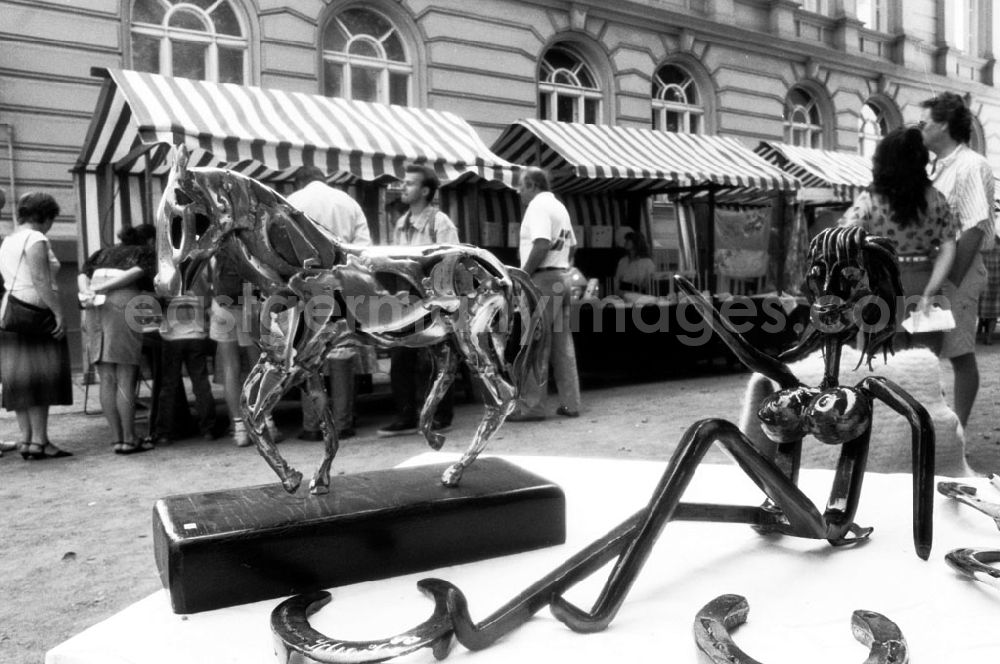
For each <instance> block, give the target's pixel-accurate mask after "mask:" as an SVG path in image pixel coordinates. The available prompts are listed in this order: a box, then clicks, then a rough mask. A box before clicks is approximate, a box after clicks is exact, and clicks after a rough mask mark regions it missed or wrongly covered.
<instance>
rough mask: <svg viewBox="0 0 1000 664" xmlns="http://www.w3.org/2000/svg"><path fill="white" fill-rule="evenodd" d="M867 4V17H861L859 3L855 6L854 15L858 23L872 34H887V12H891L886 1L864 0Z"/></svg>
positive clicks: (888, 23)
mask: <svg viewBox="0 0 1000 664" xmlns="http://www.w3.org/2000/svg"><path fill="white" fill-rule="evenodd" d="M866 1H867V3H868V12H867V14H868V15H867V16H865V15H863V13H862V8H861V2H860V1H859V2H858V3H857V5H856V10H855V14H856V16H857V18H858V20H859V21H862V22H863V23H864V24H865V29H867V30H871V31H873V32H882V33H888V32H889V25H890V21H889V12H890V11H891V10H892V8H891V6H890V3H889V1H888V0H866Z"/></svg>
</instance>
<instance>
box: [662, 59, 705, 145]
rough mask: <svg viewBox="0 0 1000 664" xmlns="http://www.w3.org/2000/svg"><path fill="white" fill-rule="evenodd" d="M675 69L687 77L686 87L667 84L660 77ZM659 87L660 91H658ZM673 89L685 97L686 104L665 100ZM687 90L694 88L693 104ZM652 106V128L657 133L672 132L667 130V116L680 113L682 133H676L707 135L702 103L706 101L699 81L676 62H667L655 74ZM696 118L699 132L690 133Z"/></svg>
mask: <svg viewBox="0 0 1000 664" xmlns="http://www.w3.org/2000/svg"><path fill="white" fill-rule="evenodd" d="M668 67H669V68H673V69H676V70H678V71H680V72H681V73H683V74H684V76H685V81H684V84H685V85H684V86H683V87H682V86H679V85H678V84H676V83H670V84H667V83H665V82H664V81H663V79H662V78H661V77H660V72H662V71H663V70H665V69H667V68H668ZM658 85H659V90H658V89H657V87H658ZM671 88H677V89H678V91H679V92H680V93H681V94H682V95H683V96H684V98H685V100H686V103H680V102H674V101H668V100H666V99H664V96H665V95H666V92H667V91H668V90H670V89H671ZM685 88H693V89H694V92H695V96H696V101H695V102H693V103H692V102H691V101H689V100H688V99H687V97H688V95H687V93H686V92H685ZM651 96H652V99H651V104H652V113H653V115H654V116H655V117H654V118H653V120H652V127H653V129H654V130H657V131H668V132H669V131H670V129H667V114H668V113H679V114H680V115H681V124H680V126H681V127H682V129H681V131H679V132H674V133H682V134H694V135H703V134H705V116H706V115H707V114H706V111H705V106H704V104H703V103H701V100H702V99H704V94H702V91H701V89H700V87H699V85H698V79H697V78H695V76H694V74H693V73H692V72H690V71H689V70H688V69H687V68H685V67H683V66H682V65H680V64H677V63H675V62H667V63H664V64H662V65H660V66H659V67H658V68H657V69H656V71H655V72H653V82H652V92H651ZM692 117H696V118H697V120H698V127H697V130H696V131H694V132H692V131H690V123H691V118H692ZM657 120H659V123H660V126H659V127H657Z"/></svg>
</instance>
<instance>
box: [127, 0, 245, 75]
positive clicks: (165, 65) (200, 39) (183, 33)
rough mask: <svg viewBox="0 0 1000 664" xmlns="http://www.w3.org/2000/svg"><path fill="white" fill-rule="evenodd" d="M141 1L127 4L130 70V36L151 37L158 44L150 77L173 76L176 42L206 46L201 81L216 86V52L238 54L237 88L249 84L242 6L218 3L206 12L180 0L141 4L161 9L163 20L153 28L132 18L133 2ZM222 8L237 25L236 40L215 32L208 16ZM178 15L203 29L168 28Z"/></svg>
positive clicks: (229, 0)
mask: <svg viewBox="0 0 1000 664" xmlns="http://www.w3.org/2000/svg"><path fill="white" fill-rule="evenodd" d="M141 1H144V0H129V3H128V6H129V11H130V13H129V21H128V27H127V31H128V44H129V49H130V52H129V60H130V61H131V63H132V66H133V68H134V67H135V66H136V63H135V48H134V45H133V41H132V40H133V36H134V35H141V36H143V37H151V38H154V39H157V40H158V41H159V56H158V57H159V60H160V62H159V70H158V71H156V72H153V73H156V74H161V75H163V76H174V59H173V55H174V53H173V52H174V42H175V41H180V42H186V43H193V44H206V45H207V46H208V48H207V49H206V51H205V61H204V67H205V78H204V79H202V80H205V81H210V82H213V83H218V82H219V48H220V47H221V48H225V49H232V50H239V51H240V52H241V54H242V56H243V57H242V60H243V73H242V81H240V82H239V84H240V85H248V84H250V82H251V80H252V76H251V67H250V44H251V30H250V25H249V21H248V19H247V17H246V15H245V12H244V7H243V6H242V4H240V3H239V2H237V1H236V0H218V1H217V2H215V3H213V4H212V5H210V6H209V7H208V8H207V9H206V8H202V7H198V6H197V5H193V4H190V3H186V2H184V0H145V1H148V2H152V3H154V4H159V5H161V6H163V7H165V12H164V14H163V20H162V21H161V23H160V24H159V25H155V24H153V23H145V22H136V20H135V19H134V18H133V16H134V8H135V4H136V2H141ZM222 4H226V5H228V6H229V8H230V10H231V11H232V12H233V15H234V16H235V17H236V21H237V22H238V23H239V28H240V33H241V36H240V37H235V36H233V35H226V34H222V33H219V32H217V31H216V29H215V24H214V22H213V20H212V16H211V14H212V12H214V11H215V9H216V8H217V7H219V6H220V5H222ZM178 13H186V14H189V15H193V16H196V17H197V18H198V19H199V20H200V21H201V22H202V25H203V26H204V27H205V28H206V29H205V30H201V31H199V30H192V29H190V28H178V27H173V26H171V25H170V20H171V18H173V17H174V16H175V15H176V14H178Z"/></svg>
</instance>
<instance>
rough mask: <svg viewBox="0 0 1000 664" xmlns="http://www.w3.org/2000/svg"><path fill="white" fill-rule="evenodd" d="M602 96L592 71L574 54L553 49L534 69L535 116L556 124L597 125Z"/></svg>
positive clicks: (556, 47) (555, 47)
mask: <svg viewBox="0 0 1000 664" xmlns="http://www.w3.org/2000/svg"><path fill="white" fill-rule="evenodd" d="M603 97H604V93H603V92H601V89H600V87H599V86H598V82H597V78H596V77H595V76H594V72H593V70H592V69H591V68H590V66H589V65H588V64H587V63H586V62H585V61H584V60H583V58H582V57H580V56H579V55H578V54H577V53H576V52H575V51H573V50H571V49H570V48H569V47H568V46H565V45H556V46H553V47H552V48H550V49H549V50H548V51H546V52H545V55H544V56H543V57H542V62H541V64H539V65H538V115H539V117H540V118H541V119H542V120H558V121H560V122H584V123H586V124H597V123H599V122H600V121H601V100H602V98H603Z"/></svg>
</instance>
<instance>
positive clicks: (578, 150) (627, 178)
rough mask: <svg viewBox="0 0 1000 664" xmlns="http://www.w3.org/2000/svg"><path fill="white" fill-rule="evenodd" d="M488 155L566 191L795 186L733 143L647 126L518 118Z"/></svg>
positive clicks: (757, 188) (773, 167)
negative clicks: (542, 174) (537, 172)
mask: <svg viewBox="0 0 1000 664" xmlns="http://www.w3.org/2000/svg"><path fill="white" fill-rule="evenodd" d="M492 149H493V151H494V152H496V153H497V154H498V155H500V156H501V157H503V158H504V159H507V160H509V161H512V162H514V163H518V164H524V165H532V166H541V167H542V168H544V169H546V170H547V171H549V173H550V175H551V177H552V186H553V189H554V190H556V191H559V192H564V193H579V192H587V193H596V192H609V191H619V192H624V191H634V192H645V193H657V192H666V191H671V190H674V191H676V190H678V189H682V188H688V187H709V186H714V187H716V188H717V189H718V190H719V191H734V190H739V191H754V192H760V191H775V190H784V191H791V190H794V189H796V188H797V187H798V181H797V180H796V179H795V178H794V177H792V176H790V175H788V174H787V173H785V172H783V171H782V170H781V169H779V168H776V167H775V166H773V165H771V164H769V163H767V162H766V161H764V160H763V159H761V158H760V157H758V156H757V155H755V154H754V153H753V152H752V151H751V150H749V149H747V148H746V147H744V146H743V145H742V144H741V143H740V142H739V141H737V140H736V139H734V138H725V137H720V136H697V135H691V134H676V133H669V132H663V131H653V130H652V129H635V128H631V127H610V126H607V125H592V124H575V123H568V122H554V121H551V120H520V121H518V122H516V123H514V124H512V125H510V126H508V127H507V128H506V129H505V130H504V132H503V134H501V135H500V137H499V138H498V139H497V140H496V142H494V144H493V147H492Z"/></svg>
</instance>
